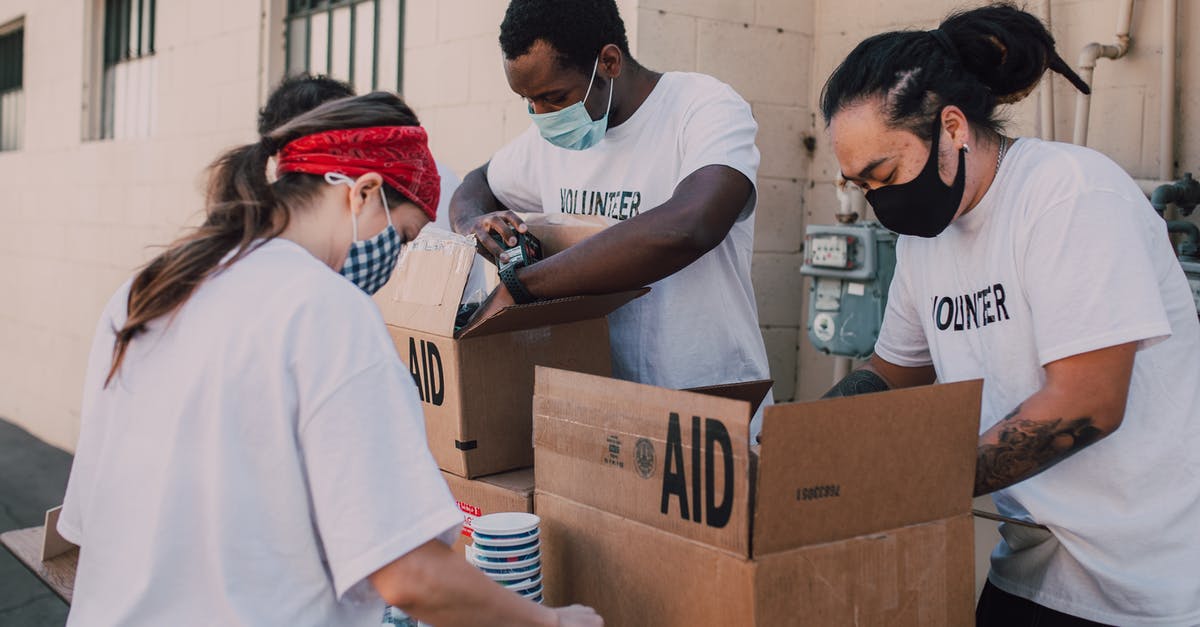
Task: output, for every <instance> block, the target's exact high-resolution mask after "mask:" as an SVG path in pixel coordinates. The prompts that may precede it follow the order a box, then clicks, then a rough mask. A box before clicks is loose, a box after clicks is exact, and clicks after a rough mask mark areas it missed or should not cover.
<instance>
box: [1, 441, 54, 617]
mask: <svg viewBox="0 0 1200 627" xmlns="http://www.w3.org/2000/svg"><path fill="white" fill-rule="evenodd" d="M70 471H71V454H70V453H68V452H66V451H64V450H62V449H58V448H55V447H53V446H50V445H49V444H46V443H45V442H42V441H41V440H39V439H37V438H35V437H34V436H32V435H30V434H29V432H27V431H25V430H24V429H22V428H20V427H18V426H16V425H14V424H12V423H10V422H8V421H6V420H4V419H3V418H0V531H8V530H10V529H22V528H25V527H33V526H37V525H41V524H42V523H43V521H44V517H45V514H46V510H47V509H50V508H51V507H54V506H56V505H59V504H61V503H62V499H63V493H64V492H65V491H66V488H67V477H68V475H69V474H70ZM66 622H67V604H66V603H63V602H62V600H60V599H59V598H58V597H57V596H55V595H54V593H53V592H51V591H50V589H49V588H47V587H46V586H45V585H44V584H42V582H41V581H39V580H38V579H37V578H36V577H34V576H33V575H32V574H31V573H30V572H29V571H28V570H27V569H26V568H25V567H24V566H23V565H21V563H20V562H18V561H17V559H16V558H15V557H13V556H12V554H10V553H9V552H8V551H7V550H5V549H3V548H0V625H5V626H9V625H11V626H13V627H49V626H51V625H53V626H54V627H61V625H63V624H65V623H66Z"/></svg>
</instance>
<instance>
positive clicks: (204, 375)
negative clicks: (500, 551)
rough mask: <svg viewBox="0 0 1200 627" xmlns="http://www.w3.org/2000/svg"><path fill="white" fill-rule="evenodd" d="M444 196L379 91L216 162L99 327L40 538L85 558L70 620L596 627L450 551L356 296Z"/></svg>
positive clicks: (454, 528)
mask: <svg viewBox="0 0 1200 627" xmlns="http://www.w3.org/2000/svg"><path fill="white" fill-rule="evenodd" d="M276 153H278V154H277V163H278V167H277V169H276V180H275V181H274V182H268V180H267V177H266V168H267V163H268V159H269V158H270V157H271V156H272V155H275V154H276ZM438 187H439V181H438V176H437V171H436V168H435V166H434V162H433V158H432V156H431V155H430V154H429V149H428V146H427V141H426V135H425V131H424V129H422V128H421V127H420V126H418V122H417V119H416V116H414V115H413V113H412V111H411V110H410V109H409V108H408V107H407V106H405V105H404V103H403V102H401V101H400V100H399V99H398V98H396V97H395V96H393V95H389V94H383V93H375V94H369V95H366V96H361V97H358V98H350V99H344V100H339V101H335V102H330V103H327V104H325V105H322V106H321V107H318V108H317V109H315V110H313V111H311V112H309V113H307V114H304V115H302V116H299V117H297V118H296V119H294V120H292V121H290V122H288V123H287V124H284V125H283V126H281V127H279V128H278V129H276V130H274V131H272V132H271V133H269V134H268V135H267V136H265V137H263V138H262V140H261V141H260V142H258V143H256V144H252V145H248V146H243V147H241V148H237V149H234V150H231V151H229V152H228V153H226V154H225V155H223V156H222V157H220V158H219V159H218V160H217V161H216V162H215V163H214V164H213V165H212V167H211V169H210V181H209V185H208V194H207V207H206V210H205V219H204V222H203V224H202V225H201V226H200V227H199V228H197V229H196V230H195V231H193V232H192V233H190V234H188V235H186V236H184V237H182V238H181V239H179V240H178V241H176V242H175V243H174V244H172V245H171V246H169V247H168V248H167V249H166V250H165V251H164V252H163V253H161V254H160V255H159V256H157V257H156V258H154V259H153V260H152V261H151V262H150V263H149V264H148V265H146V266H145V267H144V268H142V269H141V270H140V271H139V272H138V273H137V274H136V275H135V276H134V277H133V278H132V279H131V280H130V281H129V282H127V283H126V284H125V285H124V286H122V287H121V288H120V289H119V290H118V291H117V293H116V294H115V295H114V296H113V298H112V300H111V301H110V302H109V304H108V307H107V308H106V310H105V312H104V314H103V316H102V318H101V320H100V324H99V327H98V328H97V331H96V337H95V341H94V343H93V346H92V352H91V357H90V359H89V362H88V373H87V377H86V382H85V389H84V400H83V408H82V416H81V423H82V424H81V433H80V437H79V444H78V447H77V451H76V456H75V462H74V466H73V467H72V469H71V478H70V482H69V484H68V487H67V495H66V501H65V503H64V506H63V512H62V516H61V519H60V520H59V523H58V529H59V531H60V532H61V533H62V534H63V536H65V537H66V538H67V539H69V540H71V541H73V542H75V543H77V544H79V545H80V547H81V552H80V560H79V570H78V574H77V579H76V582H75V596H74V604H73V605H72V608H71V615H70V618H69V620H68V624H71V625H123V626H124V625H166V624H170V625H289V626H298V625H314V626H316V625H339V626H343V625H371V626H372V627H374V626H376V625H379V624H380V621H381V617H383V615H384V607H385V603H387V604H391V605H394V606H397V607H399V608H401V609H403V610H404V611H405V612H406V613H408V614H409V615H411V616H413V617H415V618H417V619H420V620H422V621H424V622H428V623H433V624H436V625H439V626H443V625H477V624H480V623H481V621H485V622H487V623H488V624H495V625H564V626H566V625H586V626H591V625H601V624H602V621H601V620H600V618H599V617H598V616H596V615H595V613H594V612H592V611H591V610H590V609H587V608H581V607H572V608H566V609H560V610H553V609H549V608H545V607H541V606H539V605H536V604H534V603H532V602H529V601H526V600H523V599H521V598H519V597H518V596H517V595H515V594H512V593H511V592H508V591H506V590H504V589H503V588H501V587H500V586H498V585H496V584H494V583H492V582H491V581H490V580H489V579H487V578H486V577H485V576H484V575H483V574H481V573H480V572H478V571H477V570H475V569H474V568H472V567H471V566H469V565H468V564H467V563H466V562H465V561H463V560H462V558H461V557H460V556H458V555H457V554H455V553H453V552H452V551H451V550H450V548H449V544H450V542H452V541H453V539H454V537H455V535H456V534H457V533H458V528H459V526H460V525H461V523H462V514H461V512H459V510H458V508H457V507H456V506H455V504H454V501H453V499H452V498H451V496H450V493H449V491H448V489H447V488H446V484H445V482H444V481H443V480H442V478H441V476H440V474H439V473H438V470H437V466H436V465H435V464H434V462H433V458H432V456H431V455H430V453H429V451H428V449H427V448H426V447H425V433H424V424H423V421H422V418H421V408H420V405H419V402H418V399H417V396H416V393H415V390H414V389H413V383H412V378H411V377H410V376H409V374H408V372H407V370H406V369H405V368H404V366H403V364H401V362H400V360H399V357H398V356H397V354H396V352H395V350H394V349H393V348H392V345H391V341H390V339H389V338H388V335H387V332H386V330H385V327H384V325H383V321H382V320H381V318H380V315H379V311H378V309H377V308H376V307H375V306H374V304H373V303H372V302H371V299H370V298H369V296H368V294H369V293H372V292H374V291H375V290H378V289H379V287H381V286H382V285H383V283H384V282H385V281H386V280H387V278H388V275H389V274H390V272H391V270H392V268H393V267H394V265H395V262H396V257H397V255H398V254H399V249H400V244H401V243H403V241H404V240H405V239H407V238H412V237H415V236H416V234H417V232H418V231H419V230H420V229H421V227H422V226H424V225H425V224H426V223H427V222H428V221H430V220H431V219H433V218H434V217H435V213H436V207H437V199H438ZM339 275H340V276H339ZM347 279H349V280H347ZM355 286H357V287H355Z"/></svg>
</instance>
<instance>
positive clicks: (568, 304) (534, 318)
mask: <svg viewBox="0 0 1200 627" xmlns="http://www.w3.org/2000/svg"><path fill="white" fill-rule="evenodd" d="M649 291H650V288H648V287H644V288H642V289H640V290H631V291H628V292H617V293H616V294H605V295H603V296H571V297H569V298H558V299H555V300H546V301H541V302H536V303H530V304H528V305H512V306H509V307H505V308H504V309H502V310H500V311H497V312H496V313H494V314H492V315H491V316H489V317H488V319H487V320H483V321H481V322H479V323H476V324H472V325H471V326H470V327H467V328H466V329H463V330H462V332H461V333H459V334H458V337H459V338H460V339H467V338H472V337H482V336H484V335H492V334H495V333H508V332H510V331H523V330H525V329H536V328H537V327H543V326H547V325H551V324H566V323H569V322H579V321H581V320H591V319H593V318H602V317H604V316H607V315H608V314H610V313H612V312H614V311H616V310H617V309H619V308H620V307H622V306H623V305H625V304H626V303H628V302H629V301H631V300H633V299H635V298H638V297H640V296H642V295H643V294H646V293H647V292H649Z"/></svg>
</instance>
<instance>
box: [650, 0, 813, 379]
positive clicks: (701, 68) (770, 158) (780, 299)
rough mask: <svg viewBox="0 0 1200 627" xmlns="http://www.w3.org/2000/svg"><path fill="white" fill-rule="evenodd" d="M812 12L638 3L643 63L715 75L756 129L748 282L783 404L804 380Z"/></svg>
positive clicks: (749, 1) (785, 2) (768, 2)
mask: <svg viewBox="0 0 1200 627" xmlns="http://www.w3.org/2000/svg"><path fill="white" fill-rule="evenodd" d="M814 9H815V3H814V2H813V1H812V0H705V1H697V0H642V2H641V3H640V4H639V6H638V27H639V32H638V45H639V50H640V51H641V52H640V55H639V60H640V61H641V62H642V63H643V64H645V65H646V66H647V67H650V68H652V69H654V70H658V71H667V70H681V71H690V72H702V73H705V74H710V75H712V76H715V77H717V78H718V79H720V80H722V81H724V82H726V83H728V84H730V85H731V86H733V88H734V89H736V90H737V91H738V93H740V94H741V95H742V97H743V98H745V99H746V100H747V102H749V103H750V106H751V108H752V109H753V110H754V117H755V119H756V120H757V121H758V126H759V130H758V147H759V150H760V151H761V152H762V165H761V166H760V168H759V177H758V190H759V200H758V210H757V216H756V218H755V243H754V248H755V251H754V266H753V280H754V288H755V292H756V294H757V297H758V313H759V323H760V325H761V328H762V333H763V338H764V340H765V341H766V345H767V353H768V357H769V359H770V364H771V375H772V377H773V378H774V379H775V398H776V399H777V400H781V401H783V400H791V399H793V398H795V397H796V390H797V379H798V378H803V377H804V374H805V366H804V365H803V364H800V362H799V358H798V357H799V354H800V352H799V348H800V343H801V341H806V340H803V337H802V335H803V329H802V328H801V327H802V326H803V322H804V313H803V312H804V293H803V289H802V281H801V276H800V273H799V268H800V264H801V251H800V248H801V241H802V237H803V233H804V223H805V213H804V210H803V206H804V196H805V190H806V188H807V187H808V185H809V180H810V179H809V169H810V162H811V153H810V150H809V148H808V147H807V143H808V142H811V141H812V140H811V138H812V136H813V133H814V125H813V117H812V107H811V104H810V99H809V91H810V85H811V83H812V80H811V70H812V66H811V63H810V57H811V51H812V48H813V44H814V37H813V26H814V22H813V19H814ZM816 367H820V363H819V361H818V362H817V364H816ZM823 378H824V379H827V378H828V376H823Z"/></svg>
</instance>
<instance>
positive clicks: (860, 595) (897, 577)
mask: <svg viewBox="0 0 1200 627" xmlns="http://www.w3.org/2000/svg"><path fill="white" fill-rule="evenodd" d="M980 390H981V386H980V384H979V382H966V383H958V384H952V385H939V386H931V387H925V388H918V389H911V390H902V391H897V392H889V393H884V394H875V395H867V396H861V397H855V398H849V399H834V400H827V401H819V402H815V403H808V404H792V405H777V406H774V407H768V408H767V410H766V413H765V417H764V424H763V442H764V444H763V445H762V446H761V449H759V448H757V447H755V446H752V445H751V443H750V442H749V441H748V432H747V431H748V426H749V421H750V418H751V416H752V415H753V409H754V405H753V404H752V403H750V402H747V401H746V400H739V399H744V398H746V397H747V390H746V389H745V387H744V386H741V387H739V386H728V387H726V388H724V389H712V390H708V391H707V393H695V392H687V391H682V392H681V391H671V390H665V389H661V388H655V387H651V386H645V385H638V384H634V383H628V382H623V381H616V380H613V379H607V378H604V377H598V376H592V375H587V374H580V373H572V372H566V371H561V370H553V369H549V368H539V369H538V372H537V387H536V398H535V404H534V412H535V416H534V434H535V440H536V461H537V465H536V475H537V476H536V484H537V491H536V493H535V507H536V509H537V512H538V515H539V516H541V517H542V546H543V563H544V572H545V581H546V601H547V603H549V604H552V605H561V604H567V603H583V604H586V605H589V606H592V607H595V608H596V609H597V610H598V611H599V612H600V614H601V615H603V616H604V617H605V621H606V624H611V625H618V626H620V625H656V626H664V627H669V626H673V625H680V626H683V625H688V626H691V625H770V626H772V627H774V626H778V625H800V624H804V625H922V626H927V625H944V626H958V625H969V624H972V621H973V601H974V586H973V575H972V572H973V555H972V553H973V527H972V521H971V517H970V507H971V492H972V488H973V483H972V478H973V474H974V451H975V440H976V428H977V425H978V415H979V413H978V412H979V396H980Z"/></svg>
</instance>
